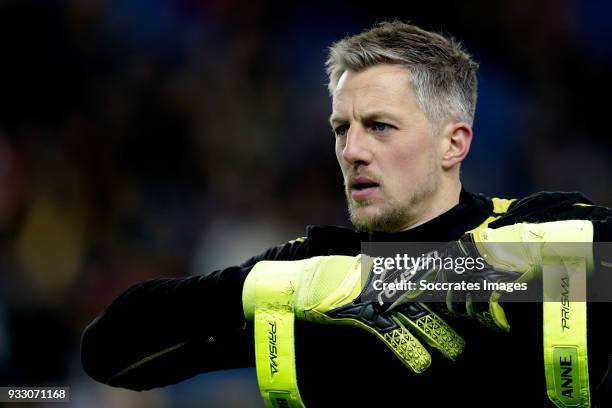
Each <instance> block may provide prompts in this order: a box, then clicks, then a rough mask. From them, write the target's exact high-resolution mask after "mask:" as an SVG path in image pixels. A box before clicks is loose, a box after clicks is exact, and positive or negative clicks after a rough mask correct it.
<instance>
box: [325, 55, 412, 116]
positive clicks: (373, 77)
mask: <svg viewBox="0 0 612 408" xmlns="http://www.w3.org/2000/svg"><path fill="white" fill-rule="evenodd" d="M412 99H413V97H412V91H411V86H410V77H409V73H408V71H407V69H406V68H403V67H401V66H398V65H377V66H374V67H370V68H367V69H365V70H363V71H359V72H355V71H348V70H347V71H345V72H344V73H343V74H342V76H341V77H340V79H339V80H338V85H337V86H336V89H335V90H334V92H333V94H332V108H333V111H334V114H337V115H340V114H343V111H345V110H347V109H351V110H354V109H359V110H364V109H366V108H367V110H370V109H374V110H381V109H383V110H384V109H389V110H397V109H399V108H400V107H403V108H405V107H407V105H409V104H410V103H411V102H412ZM334 114H332V117H333V116H334Z"/></svg>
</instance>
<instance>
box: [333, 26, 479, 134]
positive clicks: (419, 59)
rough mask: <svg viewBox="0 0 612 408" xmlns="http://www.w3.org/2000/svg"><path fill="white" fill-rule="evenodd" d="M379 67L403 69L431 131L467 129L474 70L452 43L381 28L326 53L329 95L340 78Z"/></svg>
mask: <svg viewBox="0 0 612 408" xmlns="http://www.w3.org/2000/svg"><path fill="white" fill-rule="evenodd" d="M379 64H396V65H401V66H403V67H405V68H407V70H408V72H409V74H410V79H411V81H412V85H413V88H414V93H415V97H416V100H417V103H418V104H419V107H420V108H421V109H422V110H423V112H424V113H425V115H426V116H427V118H428V119H429V122H430V124H431V125H432V127H433V128H434V129H438V130H439V129H440V128H441V126H443V125H444V124H445V123H446V122H447V121H449V120H455V121H461V122H466V123H468V124H469V125H470V126H471V125H472V123H473V121H474V112H475V110H476V94H477V80H476V71H477V70H478V64H477V63H476V62H474V60H473V59H472V57H471V56H470V55H469V54H468V53H467V52H466V51H465V50H464V49H463V47H462V45H461V44H460V43H459V42H458V41H456V40H455V39H454V38H452V37H450V36H448V37H445V36H443V35H441V34H438V33H433V32H429V31H425V30H423V29H421V28H419V27H417V26H415V25H412V24H407V23H403V22H401V21H393V22H382V23H379V24H377V25H376V26H374V27H373V28H371V29H369V30H366V31H364V32H362V33H361V34H357V35H354V36H351V37H346V38H344V39H342V40H340V41H338V42H336V43H334V44H333V45H332V46H331V47H330V48H329V57H328V59H327V62H326V64H325V66H326V68H327V75H328V76H329V84H328V87H329V92H330V94H333V91H334V89H335V88H336V86H337V85H338V81H339V79H340V77H341V76H342V74H343V73H344V72H345V71H347V70H350V71H354V72H359V71H362V70H364V69H366V68H369V67H371V66H374V65H379Z"/></svg>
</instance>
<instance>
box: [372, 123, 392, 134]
mask: <svg viewBox="0 0 612 408" xmlns="http://www.w3.org/2000/svg"><path fill="white" fill-rule="evenodd" d="M389 128H390V126H389V125H387V124H386V123H381V122H374V123H372V130H373V131H375V132H384V131H385V130H388V129H389Z"/></svg>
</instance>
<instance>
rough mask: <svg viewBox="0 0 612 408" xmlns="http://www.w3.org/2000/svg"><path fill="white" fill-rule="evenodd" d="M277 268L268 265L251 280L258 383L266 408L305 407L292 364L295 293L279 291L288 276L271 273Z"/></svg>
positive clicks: (280, 271) (293, 364)
mask: <svg viewBox="0 0 612 408" xmlns="http://www.w3.org/2000/svg"><path fill="white" fill-rule="evenodd" d="M276 265H278V264H274V263H270V265H267V266H266V269H267V270H266V273H255V274H254V275H253V276H252V277H251V278H252V279H255V282H254V297H255V299H254V300H255V302H254V303H255V305H254V309H255V310H254V323H255V359H256V367H257V382H258V383H259V390H260V392H261V395H262V397H263V399H264V402H265V404H266V407H268V408H284V407H287V408H289V407H291V408H298V407H304V404H303V402H302V399H301V397H300V393H299V390H298V385H297V374H296V363H295V332H294V322H295V315H294V311H293V309H294V308H293V302H294V300H293V297H294V293H293V291H291V290H288V289H287V290H282V289H281V288H283V282H285V283H286V278H287V273H286V271H282V270H279V271H272V270H270V268H274V267H275V266H276ZM282 266H283V265H279V267H282ZM284 267H285V268H286V265H284ZM252 272H253V271H252ZM283 272H285V273H283Z"/></svg>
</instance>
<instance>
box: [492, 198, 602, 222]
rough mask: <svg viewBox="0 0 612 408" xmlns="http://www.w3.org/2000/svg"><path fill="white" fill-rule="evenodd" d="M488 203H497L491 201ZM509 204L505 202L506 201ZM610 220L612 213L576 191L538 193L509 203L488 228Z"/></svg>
mask: <svg viewBox="0 0 612 408" xmlns="http://www.w3.org/2000/svg"><path fill="white" fill-rule="evenodd" d="M491 200H493V201H494V200H500V199H498V198H492V199H491ZM506 201H508V200H506ZM610 216H612V210H611V209H610V208H607V207H604V206H598V205H595V204H594V203H593V201H591V200H590V199H589V198H588V197H586V196H585V195H584V194H582V193H581V192H577V191H571V192H566V191H541V192H537V193H534V194H531V195H529V196H527V197H525V198H521V199H516V200H512V201H511V203H510V204H509V205H508V207H507V210H506V211H505V212H504V213H503V214H501V216H500V217H499V218H498V219H497V220H495V221H493V222H491V223H490V224H489V226H490V227H492V228H498V227H502V226H504V225H511V224H516V223H519V222H551V221H562V220H571V219H578V220H599V219H605V218H606V217H610Z"/></svg>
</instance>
